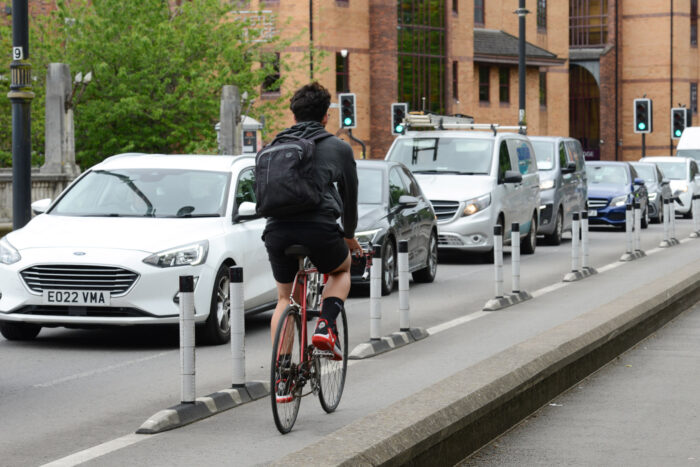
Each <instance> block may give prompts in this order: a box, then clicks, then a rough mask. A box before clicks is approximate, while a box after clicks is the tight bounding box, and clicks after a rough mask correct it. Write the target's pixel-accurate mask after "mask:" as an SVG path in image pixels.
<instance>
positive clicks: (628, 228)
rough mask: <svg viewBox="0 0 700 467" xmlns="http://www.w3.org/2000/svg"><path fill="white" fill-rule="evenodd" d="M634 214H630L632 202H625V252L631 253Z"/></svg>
mask: <svg viewBox="0 0 700 467" xmlns="http://www.w3.org/2000/svg"><path fill="white" fill-rule="evenodd" d="M633 222H634V215H633V214H632V204H631V203H627V206H626V208H625V234H626V237H627V238H626V240H627V254H632V251H633V248H634V247H633V240H632V229H633V228H634V225H633Z"/></svg>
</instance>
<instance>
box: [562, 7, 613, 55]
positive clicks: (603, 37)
mask: <svg viewBox="0 0 700 467" xmlns="http://www.w3.org/2000/svg"><path fill="white" fill-rule="evenodd" d="M569 5H570V8H569V33H570V40H569V46H570V47H571V48H584V47H602V46H604V45H605V44H606V43H607V41H608V0H571V3H570V4H569Z"/></svg>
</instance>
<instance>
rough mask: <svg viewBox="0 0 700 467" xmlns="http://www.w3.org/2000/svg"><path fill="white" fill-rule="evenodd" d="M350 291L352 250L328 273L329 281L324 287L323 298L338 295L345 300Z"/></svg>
mask: <svg viewBox="0 0 700 467" xmlns="http://www.w3.org/2000/svg"><path fill="white" fill-rule="evenodd" d="M348 293H350V252H348V255H347V257H346V258H345V260H344V261H343V262H342V263H341V264H340V266H338V267H337V268H335V269H334V270H333V271H331V272H329V273H328V281H327V282H326V285H325V286H324V288H323V298H324V299H325V298H327V297H337V298H339V299H340V300H342V301H343V302H344V301H345V300H347V298H348Z"/></svg>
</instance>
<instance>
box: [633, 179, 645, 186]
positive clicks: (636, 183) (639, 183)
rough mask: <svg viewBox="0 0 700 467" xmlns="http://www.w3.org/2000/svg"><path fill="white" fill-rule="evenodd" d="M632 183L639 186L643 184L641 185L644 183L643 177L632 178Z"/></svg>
mask: <svg viewBox="0 0 700 467" xmlns="http://www.w3.org/2000/svg"><path fill="white" fill-rule="evenodd" d="M634 184H635V185H639V186H643V185H644V184H645V183H644V179H643V178H639V177H637V178H635V179H634Z"/></svg>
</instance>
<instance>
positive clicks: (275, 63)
mask: <svg viewBox="0 0 700 467" xmlns="http://www.w3.org/2000/svg"><path fill="white" fill-rule="evenodd" d="M261 66H262V67H263V68H267V69H268V70H269V72H268V75H267V76H265V80H264V81H263V85H262V92H263V93H272V92H280V84H281V83H280V54H279V53H275V54H274V55H271V56H270V58H269V60H268V61H265V62H263V63H262V65H261Z"/></svg>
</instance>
